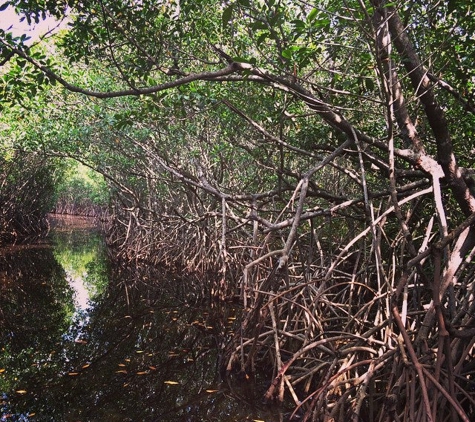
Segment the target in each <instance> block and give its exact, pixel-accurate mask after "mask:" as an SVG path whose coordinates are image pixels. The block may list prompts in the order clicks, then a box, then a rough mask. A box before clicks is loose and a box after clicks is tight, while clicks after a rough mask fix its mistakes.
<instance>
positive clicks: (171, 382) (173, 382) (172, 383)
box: [164, 381, 180, 385]
mask: <svg viewBox="0 0 475 422" xmlns="http://www.w3.org/2000/svg"><path fill="white" fill-rule="evenodd" d="M164 384H168V385H178V384H180V383H179V382H176V381H164Z"/></svg>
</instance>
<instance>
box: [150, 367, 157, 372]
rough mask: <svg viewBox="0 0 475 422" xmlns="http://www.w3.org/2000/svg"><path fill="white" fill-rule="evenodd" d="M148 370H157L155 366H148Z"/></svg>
mask: <svg viewBox="0 0 475 422" xmlns="http://www.w3.org/2000/svg"><path fill="white" fill-rule="evenodd" d="M149 368H150V369H151V370H152V371H156V370H157V368H156V367H155V366H149Z"/></svg>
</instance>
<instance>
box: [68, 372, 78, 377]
mask: <svg viewBox="0 0 475 422" xmlns="http://www.w3.org/2000/svg"><path fill="white" fill-rule="evenodd" d="M68 375H69V376H71V377H75V376H76V375H79V372H68Z"/></svg>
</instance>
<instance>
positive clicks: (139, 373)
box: [137, 371, 148, 375]
mask: <svg viewBox="0 0 475 422" xmlns="http://www.w3.org/2000/svg"><path fill="white" fill-rule="evenodd" d="M146 374H148V372H147V371H139V372H137V375H146Z"/></svg>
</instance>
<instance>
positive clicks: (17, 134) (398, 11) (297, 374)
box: [0, 0, 475, 421]
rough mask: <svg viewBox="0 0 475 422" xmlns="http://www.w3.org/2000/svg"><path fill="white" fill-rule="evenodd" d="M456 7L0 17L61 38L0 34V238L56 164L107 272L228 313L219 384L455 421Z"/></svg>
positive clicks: (173, 1)
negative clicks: (82, 189)
mask: <svg viewBox="0 0 475 422" xmlns="http://www.w3.org/2000/svg"><path fill="white" fill-rule="evenodd" d="M474 6H475V4H474V3H473V2H472V1H460V0H445V1H435V0H423V1H418V2H414V1H404V0H398V1H395V2H393V1H392V2H388V1H384V0H372V1H363V0H358V1H356V0H348V1H344V0H342V1H325V0H322V1H318V0H315V1H285V0H281V1H278V0H255V1H254V0H235V1H222V2H216V1H211V0H204V1H199V2H198V1H196V0H183V1H180V0H168V1H165V0H164V1H146V0H145V1H132V0H130V1H126V0H124V1H109V0H102V1H81V2H79V1H73V0H71V1H52V0H51V1H50V0H47V1H9V2H6V3H4V4H3V5H2V6H0V9H5V8H6V7H14V8H15V10H16V11H17V12H18V13H19V14H20V15H21V16H23V17H24V18H25V19H26V20H27V21H28V22H38V21H40V20H42V19H45V18H46V17H50V18H51V17H54V18H55V19H56V20H58V21H61V20H64V23H63V25H62V27H64V28H65V29H61V30H60V31H59V32H56V33H54V34H47V35H46V36H45V37H44V38H43V39H42V40H41V41H33V40H28V39H27V37H24V36H22V37H14V36H13V35H12V34H10V33H8V32H7V31H3V30H0V65H1V68H0V107H1V109H2V115H1V117H0V153H1V154H0V160H1V161H0V163H1V165H0V171H1V179H0V181H1V185H0V198H2V199H3V201H2V202H3V203H4V204H8V205H9V206H8V207H5V206H4V207H2V210H1V212H2V215H1V218H0V223H1V226H0V230H3V232H2V233H3V234H2V238H9V236H7V235H6V234H5V233H11V227H12V226H11V224H13V223H12V221H13V220H14V221H16V224H17V225H16V226H14V227H18V226H20V227H21V228H22V229H25V226H26V223H25V219H24V218H25V217H24V215H25V212H26V214H28V215H31V212H30V211H29V209H28V208H27V204H28V206H30V205H29V204H31V202H32V201H25V202H24V203H20V202H21V201H20V202H16V200H15V201H14V200H13V195H12V193H11V192H12V190H11V186H17V185H22V186H25V188H24V189H27V187H32V186H33V185H32V184H31V181H30V180H31V178H33V179H34V180H36V181H38V180H44V182H43V183H42V185H41V186H43V187H40V188H37V187H35V188H34V189H33V192H35V194H36V195H37V196H38V200H37V201H33V202H34V203H35V204H41V206H38V207H36V208H35V212H38V214H39V219H41V218H40V217H41V215H44V213H45V212H46V211H48V210H49V209H52V207H53V204H51V201H52V198H53V199H54V201H56V202H57V203H59V200H58V198H62V199H63V202H62V205H63V206H65V208H68V206H67V205H64V198H65V196H64V195H63V196H61V195H60V193H61V192H63V193H64V192H67V191H68V189H66V188H65V182H64V180H66V179H65V174H67V173H68V171H67V168H65V164H64V163H65V161H64V158H68V159H74V160H76V161H77V162H80V163H81V164H82V165H84V166H86V167H89V168H90V169H92V170H94V171H96V172H97V173H98V174H100V175H102V177H103V178H104V182H103V183H102V181H100V180H99V179H98V176H91V175H89V176H88V177H89V178H92V179H94V178H96V179H94V180H95V182H94V183H96V184H95V185H94V186H95V187H94V188H91V187H89V189H92V191H93V192H94V195H92V196H93V197H92V198H89V199H88V200H90V201H91V202H87V201H86V202H85V203H87V204H89V203H90V204H92V205H91V206H93V205H94V206H96V205H98V206H101V205H102V206H104V204H106V203H107V204H108V205H109V208H108V210H109V214H108V217H107V218H108V221H110V227H109V233H108V239H109V242H110V244H111V246H113V247H115V248H116V249H115V250H116V251H117V254H118V255H120V256H121V257H122V258H124V259H129V260H134V261H137V262H140V261H143V262H152V263H153V264H156V265H164V266H166V267H167V268H169V269H174V270H175V271H177V272H178V273H180V274H181V275H186V276H187V277H188V278H189V279H190V280H193V282H194V283H195V289H196V291H199V292H200V294H202V295H208V296H209V297H214V298H219V299H221V300H222V299H230V298H236V297H238V298H239V300H240V301H241V303H242V304H243V307H244V310H245V312H244V316H243V321H242V325H241V327H240V329H239V330H237V331H236V333H235V335H234V336H233V338H232V339H231V340H230V342H229V344H228V346H227V348H226V350H225V352H224V355H225V358H224V359H223V368H222V369H223V374H225V375H226V374H227V375H228V376H230V374H233V373H236V372H239V373H244V374H252V373H255V372H256V371H259V370H261V369H269V368H270V369H271V372H270V373H271V374H272V377H271V378H270V379H269V382H270V387H269V389H268V391H267V393H266V399H267V400H270V401H272V400H276V401H283V400H284V399H285V400H289V401H291V402H292V403H293V405H294V406H295V412H296V413H299V414H300V415H301V416H302V417H303V418H304V420H318V421H320V420H331V418H334V420H343V418H344V415H346V417H351V418H352V420H355V421H356V420H360V419H358V418H362V420H368V421H376V420H427V421H434V420H441V421H442V420H451V421H455V420H464V421H469V420H471V419H472V420H473V418H474V417H475V405H474V403H475V401H474V400H475V397H474V395H473V391H474V388H473V387H474V382H475V380H474V371H473V363H474V361H473V346H474V340H473V338H474V335H473V334H474V328H475V320H474V318H475V317H474V315H475V313H474V311H475V310H474V307H475V301H474V299H473V298H474V293H475V292H474V288H475V283H474V276H473V274H474V271H473V269H474V267H473V264H472V262H471V259H472V256H473V253H474V251H475V249H474V248H475V225H474V222H475V187H474V186H475V181H474V179H473V174H474V170H473V169H472V166H473V152H474V148H475V139H474V128H475V116H474V114H475V113H474V112H475V103H474V101H475V66H474V62H475V39H474V38H475V35H474V34H475V20H474V19H473V8H474ZM1 13H2V12H0V14H1ZM0 16H1V15H0ZM18 160H23V161H18ZM19 162H26V163H27V164H26V165H25V166H26V168H27V169H31V172H29V173H28V175H27V172H26V171H25V172H24V175H23V174H20V173H22V172H20V173H18V172H16V173H15V171H16V170H14V168H15V163H19ZM66 167H67V166H66ZM36 172H40V173H39V174H41V179H40V178H38V177H37V176H36ZM17 173H18V174H17ZM29 178H30V179H29ZM55 180H56V181H55ZM60 180H62V181H63V185H62V190H58V189H57V188H55V186H58V185H60V182H58V181H60ZM67 180H70V179H67ZM15 183H16V185H15ZM68 183H69V182H68ZM68 183H66V184H68ZM69 185H70V184H69ZM69 185H68V186H69ZM35 186H36V185H35ZM9 189H10V190H9ZM15 189H18V188H15ZM41 195H43V196H41ZM75 196H76V195H73V196H72V198H73V199H74V197H75ZM73 199H72V200H71V201H72V202H74V200H73ZM65 201H66V202H68V200H67V199H66V200H65ZM73 208H74V207H73ZM7 211H8V212H7ZM28 221H29V220H28ZM15 230H17V231H18V229H15ZM0 240H1V238H0ZM436 415H437V418H436Z"/></svg>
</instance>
